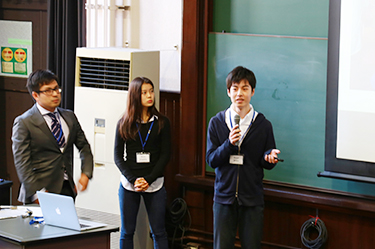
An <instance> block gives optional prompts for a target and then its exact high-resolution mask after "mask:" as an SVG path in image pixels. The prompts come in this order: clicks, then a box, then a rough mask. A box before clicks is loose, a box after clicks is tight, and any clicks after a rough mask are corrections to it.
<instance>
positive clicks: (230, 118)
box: [229, 109, 255, 145]
mask: <svg viewBox="0 0 375 249" xmlns="http://www.w3.org/2000/svg"><path fill="white" fill-rule="evenodd" d="M254 117H255V110H254V113H253V117H252V118H251V121H250V124H249V127H247V130H246V132H245V133H244V134H243V136H242V137H241V138H240V140H239V141H238V145H241V144H242V140H243V139H244V138H245V136H246V134H247V133H248V132H249V130H250V127H251V126H252V124H253V121H254ZM229 121H230V128H231V129H233V124H232V115H231V112H230V109H229Z"/></svg>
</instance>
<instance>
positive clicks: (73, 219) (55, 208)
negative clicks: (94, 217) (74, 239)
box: [37, 191, 106, 231]
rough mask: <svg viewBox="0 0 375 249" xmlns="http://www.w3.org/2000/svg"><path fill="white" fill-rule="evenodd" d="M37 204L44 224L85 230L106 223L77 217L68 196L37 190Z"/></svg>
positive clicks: (71, 200)
mask: <svg viewBox="0 0 375 249" xmlns="http://www.w3.org/2000/svg"><path fill="white" fill-rule="evenodd" d="M37 195H38V199H39V205H40V208H41V210H42V213H43V218H44V222H45V224H46V225H51V226H57V227H63V228H68V229H72V230H76V231H86V230H89V229H94V228H98V227H104V226H106V224H104V223H98V222H94V221H89V220H83V219H79V218H78V216H77V211H76V208H75V206H74V201H73V198H72V197H70V196H65V195H59V194H53V193H48V192H40V191H37Z"/></svg>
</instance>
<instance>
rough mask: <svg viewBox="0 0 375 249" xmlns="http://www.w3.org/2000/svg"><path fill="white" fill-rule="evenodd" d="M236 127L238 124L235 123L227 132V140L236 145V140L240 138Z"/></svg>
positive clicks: (239, 131) (239, 132)
mask: <svg viewBox="0 0 375 249" xmlns="http://www.w3.org/2000/svg"><path fill="white" fill-rule="evenodd" d="M238 127H239V126H238V125H235V126H234V127H233V129H232V130H231V131H230V133H229V141H230V143H231V144H233V145H237V142H238V141H239V140H240V138H241V130H240V129H239V128H238Z"/></svg>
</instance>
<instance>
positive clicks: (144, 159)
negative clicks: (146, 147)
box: [136, 152, 150, 163]
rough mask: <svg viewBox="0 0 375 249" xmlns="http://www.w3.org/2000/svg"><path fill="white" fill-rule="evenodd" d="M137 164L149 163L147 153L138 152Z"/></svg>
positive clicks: (148, 154)
mask: <svg viewBox="0 0 375 249" xmlns="http://www.w3.org/2000/svg"><path fill="white" fill-rule="evenodd" d="M136 160H137V163H149V162H150V153H149V152H138V153H136Z"/></svg>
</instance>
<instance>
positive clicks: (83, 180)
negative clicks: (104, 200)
mask: <svg viewBox="0 0 375 249" xmlns="http://www.w3.org/2000/svg"><path fill="white" fill-rule="evenodd" d="M88 184H89V178H88V177H87V175H85V174H84V173H82V174H81V178H80V179H79V181H78V190H79V191H85V190H86V188H87V185H88Z"/></svg>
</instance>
